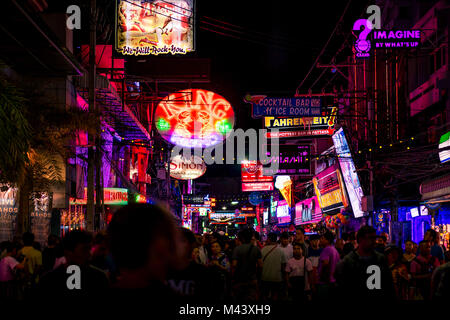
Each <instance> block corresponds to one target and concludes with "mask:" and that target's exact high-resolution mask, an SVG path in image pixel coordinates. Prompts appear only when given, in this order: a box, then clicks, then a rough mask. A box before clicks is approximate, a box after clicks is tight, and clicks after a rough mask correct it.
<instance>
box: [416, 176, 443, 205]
mask: <svg viewBox="0 0 450 320" xmlns="http://www.w3.org/2000/svg"><path fill="white" fill-rule="evenodd" d="M420 194H421V195H422V200H430V199H434V198H441V197H444V198H443V199H445V197H446V196H449V195H450V174H448V175H445V176H443V177H439V178H435V179H431V180H428V181H425V182H423V183H422V184H421V185H420Z"/></svg>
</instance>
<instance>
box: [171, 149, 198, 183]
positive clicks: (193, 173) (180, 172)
mask: <svg viewBox="0 0 450 320" xmlns="http://www.w3.org/2000/svg"><path fill="white" fill-rule="evenodd" d="M205 172H206V165H205V162H204V161H203V160H202V159H201V158H200V157H197V156H191V158H190V159H189V158H185V157H183V156H181V155H177V156H176V157H173V158H172V161H171V162H170V176H171V177H172V178H174V179H180V180H191V179H192V180H193V179H197V178H199V177H201V176H202V175H203V174H204V173H205Z"/></svg>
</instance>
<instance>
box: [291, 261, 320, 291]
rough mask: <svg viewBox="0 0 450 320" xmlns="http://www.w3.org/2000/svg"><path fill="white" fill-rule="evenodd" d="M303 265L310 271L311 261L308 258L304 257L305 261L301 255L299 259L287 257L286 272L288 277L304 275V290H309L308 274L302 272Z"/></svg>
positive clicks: (311, 267)
mask: <svg viewBox="0 0 450 320" xmlns="http://www.w3.org/2000/svg"><path fill="white" fill-rule="evenodd" d="M304 266H306V270H307V271H309V272H311V271H312V269H313V266H312V263H311V261H309V259H306V263H305V257H302V258H301V259H300V260H297V259H295V258H292V259H289V261H288V263H287V264H286V272H287V273H288V275H289V277H302V276H305V290H309V283H308V278H307V277H308V275H305V272H304V268H303V267H304Z"/></svg>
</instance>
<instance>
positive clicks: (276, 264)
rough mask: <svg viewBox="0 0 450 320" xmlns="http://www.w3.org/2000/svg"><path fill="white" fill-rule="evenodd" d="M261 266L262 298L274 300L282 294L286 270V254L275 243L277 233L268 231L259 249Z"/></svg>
mask: <svg viewBox="0 0 450 320" xmlns="http://www.w3.org/2000/svg"><path fill="white" fill-rule="evenodd" d="M261 254H262V261H263V268H262V274H261V291H262V296H263V299H264V300H266V301H267V300H271V301H276V300H278V299H279V298H280V295H281V294H282V288H283V287H282V285H283V280H284V279H285V272H286V263H287V259H286V255H285V254H284V251H283V250H282V249H281V248H280V247H279V246H278V244H277V235H276V234H275V233H269V234H268V236H267V243H266V246H265V247H264V248H263V249H262V251H261Z"/></svg>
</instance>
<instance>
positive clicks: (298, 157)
mask: <svg viewBox="0 0 450 320" xmlns="http://www.w3.org/2000/svg"><path fill="white" fill-rule="evenodd" d="M269 146H270V145H269ZM269 146H268V147H269ZM267 156H268V157H270V160H268V161H264V167H263V173H264V174H265V175H267V176H270V175H280V174H281V175H308V174H310V173H311V161H310V159H311V147H310V146H309V145H286V144H285V145H279V146H278V153H277V154H273V152H271V151H270V150H268V151H267ZM272 162H277V163H278V169H277V170H275V169H273V168H272V167H273V165H271V163H272Z"/></svg>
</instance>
